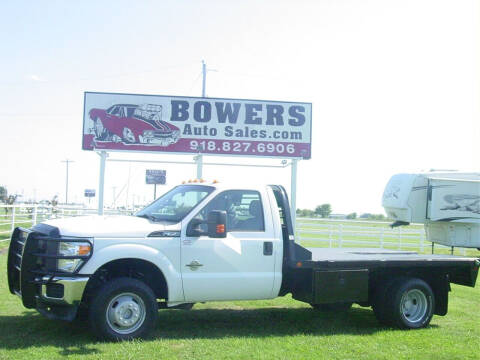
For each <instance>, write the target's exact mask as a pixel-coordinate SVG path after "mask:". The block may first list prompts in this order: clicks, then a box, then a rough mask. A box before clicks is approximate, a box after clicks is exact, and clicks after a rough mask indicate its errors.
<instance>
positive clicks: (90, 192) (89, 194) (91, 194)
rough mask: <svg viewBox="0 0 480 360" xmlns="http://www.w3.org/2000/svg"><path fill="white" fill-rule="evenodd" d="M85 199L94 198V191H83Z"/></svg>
mask: <svg viewBox="0 0 480 360" xmlns="http://www.w3.org/2000/svg"><path fill="white" fill-rule="evenodd" d="M85 197H88V198H91V197H95V189H85Z"/></svg>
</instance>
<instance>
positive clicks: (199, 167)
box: [195, 154, 203, 180]
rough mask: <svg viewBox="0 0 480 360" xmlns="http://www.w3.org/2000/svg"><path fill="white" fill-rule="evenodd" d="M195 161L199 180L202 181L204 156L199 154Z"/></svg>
mask: <svg viewBox="0 0 480 360" xmlns="http://www.w3.org/2000/svg"><path fill="white" fill-rule="evenodd" d="M195 161H196V163H197V179H198V180H200V179H201V178H202V177H203V155H202V154H198V155H197V156H196V157H195Z"/></svg>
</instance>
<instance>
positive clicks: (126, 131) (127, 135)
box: [123, 128, 135, 143]
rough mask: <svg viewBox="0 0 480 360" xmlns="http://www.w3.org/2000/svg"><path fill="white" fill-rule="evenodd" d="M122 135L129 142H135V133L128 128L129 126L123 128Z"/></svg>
mask: <svg viewBox="0 0 480 360" xmlns="http://www.w3.org/2000/svg"><path fill="white" fill-rule="evenodd" d="M123 137H124V138H125V139H126V140H127V141H128V142H131V143H134V142H135V135H133V132H132V130H130V129H129V128H125V129H123Z"/></svg>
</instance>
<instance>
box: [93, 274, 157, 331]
mask: <svg viewBox="0 0 480 360" xmlns="http://www.w3.org/2000/svg"><path fill="white" fill-rule="evenodd" d="M157 317H158V305H157V300H156V297H155V294H154V293H153V291H152V290H151V289H150V288H149V287H148V286H147V285H145V284H144V283H143V282H141V281H139V280H136V279H132V278H118V279H114V280H112V281H110V282H108V283H106V284H105V285H103V286H102V287H101V288H100V289H99V290H98V291H97V293H96V295H95V296H94V298H93V300H92V302H91V303H90V306H89V321H90V326H91V328H92V330H93V332H94V333H95V334H96V335H97V336H98V337H100V338H102V339H106V340H131V339H135V338H143V337H145V336H147V335H148V333H149V332H150V331H151V330H152V329H153V328H154V327H155V324H156V321H157Z"/></svg>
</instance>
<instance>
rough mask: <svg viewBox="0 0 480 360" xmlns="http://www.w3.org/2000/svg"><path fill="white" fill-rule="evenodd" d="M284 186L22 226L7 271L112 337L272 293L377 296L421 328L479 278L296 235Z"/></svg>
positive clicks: (59, 315)
mask: <svg viewBox="0 0 480 360" xmlns="http://www.w3.org/2000/svg"><path fill="white" fill-rule="evenodd" d="M294 240H295V238H294V230H293V227H292V221H291V213H290V208H289V205H288V198H287V194H286V192H285V190H284V188H283V187H281V186H277V185H269V186H257V187H229V186H225V185H222V184H218V183H196V184H193V183H192V184H184V185H179V186H177V187H175V188H173V189H172V190H171V191H169V192H167V193H166V194H164V195H163V196H162V197H160V198H159V199H157V200H156V201H154V202H153V203H152V204H150V205H148V206H147V207H146V208H144V209H143V210H141V211H139V212H138V213H137V214H136V215H135V216H89V217H77V218H68V219H57V220H50V221H47V222H45V223H42V224H38V225H36V226H34V227H33V228H31V229H22V228H17V229H15V231H14V233H13V235H12V240H11V244H10V248H9V258H8V281H9V288H10V291H11V293H13V294H17V295H18V296H20V297H21V299H22V301H23V305H24V306H25V307H27V308H35V309H37V310H38V311H39V312H40V313H42V314H43V315H45V316H47V317H49V318H55V319H64V320H73V319H74V318H75V317H76V316H77V315H78V313H83V312H86V313H87V314H88V317H89V321H90V324H91V327H92V329H93V331H94V333H95V334H96V335H98V336H99V337H101V338H105V339H115V340H123V339H132V338H137V337H143V336H146V335H147V334H148V333H149V332H150V331H151V330H152V328H154V327H155V323H156V320H157V317H158V315H157V310H158V308H179V307H182V308H186V309H188V308H191V306H193V304H194V303H196V302H205V301H216V300H222V301H224V300H247V299H248V300H254V299H271V298H275V297H277V296H283V295H286V294H288V293H291V294H292V296H293V298H294V299H297V300H300V301H304V302H306V303H309V304H311V305H312V307H313V310H312V311H314V310H315V309H316V310H341V309H344V310H345V309H348V308H349V307H350V306H351V305H352V303H357V304H359V305H361V306H372V307H373V310H374V313H375V315H376V317H377V318H378V320H379V321H380V322H382V323H384V324H387V325H390V326H396V327H400V328H421V327H424V326H426V325H428V324H429V322H430V320H431V318H432V316H433V314H438V315H445V314H446V313H447V308H448V292H449V290H450V283H457V284H462V285H466V286H472V287H473V286H475V281H476V278H477V274H478V268H479V264H480V263H479V261H478V260H477V259H475V258H464V257H457V256H448V255H419V254H416V253H414V252H408V251H407V252H405V251H404V252H401V251H388V250H384V249H324V248H315V249H306V248H303V247H302V246H300V245H298V244H297V243H295V241H294Z"/></svg>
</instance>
